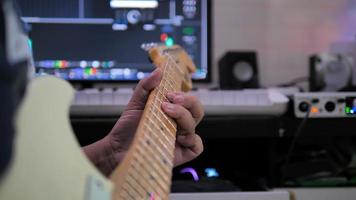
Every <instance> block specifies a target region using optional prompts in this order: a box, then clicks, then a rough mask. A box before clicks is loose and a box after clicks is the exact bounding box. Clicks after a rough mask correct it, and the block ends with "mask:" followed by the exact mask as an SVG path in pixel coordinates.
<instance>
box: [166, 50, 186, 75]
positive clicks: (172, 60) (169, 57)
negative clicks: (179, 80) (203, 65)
mask: <svg viewBox="0 0 356 200" xmlns="http://www.w3.org/2000/svg"><path fill="white" fill-rule="evenodd" d="M167 57H168V59H169V60H170V61H171V62H172V63H173V65H175V66H176V67H175V68H174V69H177V70H178V71H179V72H180V74H181V75H182V76H183V75H184V72H183V71H182V69H181V67H180V66H178V64H177V63H176V62H175V61H174V59H173V58H172V56H170V55H167Z"/></svg>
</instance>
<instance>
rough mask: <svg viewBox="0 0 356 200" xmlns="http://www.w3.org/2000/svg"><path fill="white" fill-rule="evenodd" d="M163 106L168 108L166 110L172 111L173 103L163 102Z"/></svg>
mask: <svg viewBox="0 0 356 200" xmlns="http://www.w3.org/2000/svg"><path fill="white" fill-rule="evenodd" d="M162 104H163V107H164V108H165V109H166V110H168V111H173V110H174V105H173V104H171V103H167V102H163V103H162Z"/></svg>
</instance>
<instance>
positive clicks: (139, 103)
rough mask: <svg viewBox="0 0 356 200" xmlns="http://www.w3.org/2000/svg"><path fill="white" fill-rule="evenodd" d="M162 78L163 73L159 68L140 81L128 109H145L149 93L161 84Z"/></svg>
mask: <svg viewBox="0 0 356 200" xmlns="http://www.w3.org/2000/svg"><path fill="white" fill-rule="evenodd" d="M161 79H162V73H161V71H160V70H159V69H158V68H157V69H156V70H154V71H153V72H152V73H151V74H150V75H149V76H148V77H146V78H144V79H142V80H141V81H140V82H138V84H137V86H136V88H135V90H134V92H133V95H132V97H131V99H130V101H129V103H128V105H127V107H126V110H143V108H144V107H145V105H146V102H147V99H148V95H149V94H150V92H151V91H152V90H153V89H154V88H155V87H157V86H158V85H159V83H160V82H161Z"/></svg>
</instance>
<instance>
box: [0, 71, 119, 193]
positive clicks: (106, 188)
mask: <svg viewBox="0 0 356 200" xmlns="http://www.w3.org/2000/svg"><path fill="white" fill-rule="evenodd" d="M73 94H74V90H73V89H72V87H71V86H70V85H69V84H68V83H67V82H65V81H63V80H60V79H57V78H54V77H40V78H36V79H33V80H32V81H31V82H30V83H29V85H28V88H27V94H26V96H25V98H24V101H23V103H22V105H21V107H20V109H19V111H18V116H17V121H16V127H17V130H16V139H15V144H14V147H15V149H14V152H15V154H14V157H13V159H12V163H11V165H10V167H9V169H8V170H7V171H6V172H5V176H4V177H3V178H2V180H1V182H0V199H1V200H82V199H83V200H84V199H87V200H91V199H98V198H96V195H99V196H100V197H103V198H101V199H104V200H106V199H107V200H108V199H110V196H111V188H112V184H111V182H110V181H109V180H107V179H106V178H105V177H103V176H102V175H101V174H100V172H99V171H97V169H96V168H95V167H94V166H93V165H92V164H91V162H90V161H89V160H88V159H87V158H86V156H85V154H84V153H82V151H81V148H80V146H79V144H78V142H77V140H76V138H75V135H74V133H73V131H72V128H71V126H70V123H69V106H70V103H71V101H72V98H73Z"/></svg>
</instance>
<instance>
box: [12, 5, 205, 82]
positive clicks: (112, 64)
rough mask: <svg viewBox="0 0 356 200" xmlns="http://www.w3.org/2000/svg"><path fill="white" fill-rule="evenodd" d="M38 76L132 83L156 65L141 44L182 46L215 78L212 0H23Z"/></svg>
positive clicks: (201, 77) (201, 71) (199, 76)
mask: <svg viewBox="0 0 356 200" xmlns="http://www.w3.org/2000/svg"><path fill="white" fill-rule="evenodd" d="M19 5H20V7H21V11H22V16H23V18H22V19H23V20H24V21H25V22H26V23H27V24H28V30H29V35H30V41H29V43H30V45H31V47H32V50H33V55H34V61H35V66H36V74H37V75H45V74H51V75H55V76H57V77H60V78H63V79H66V80H70V81H74V82H75V81H85V82H86V81H88V82H93V81H95V82H100V81H103V82H107V81H109V82H111V81H113V82H130V81H137V80H140V79H142V78H144V77H145V76H147V75H148V74H149V73H150V72H152V70H153V69H154V66H153V64H151V63H150V62H149V59H148V54H147V52H145V51H144V50H142V48H141V46H142V45H143V44H147V43H163V44H165V45H167V46H172V45H174V44H179V45H181V46H182V47H183V48H184V49H185V50H186V51H187V53H188V54H189V55H190V56H191V57H192V59H193V61H194V63H195V64H196V66H197V72H196V73H195V74H194V75H193V79H194V80H196V81H206V80H208V79H209V76H210V74H209V67H208V21H207V19H208V16H207V15H208V0H143V1H132V0H110V1H95V0H77V1H75V0H51V1H46V0H19Z"/></svg>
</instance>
